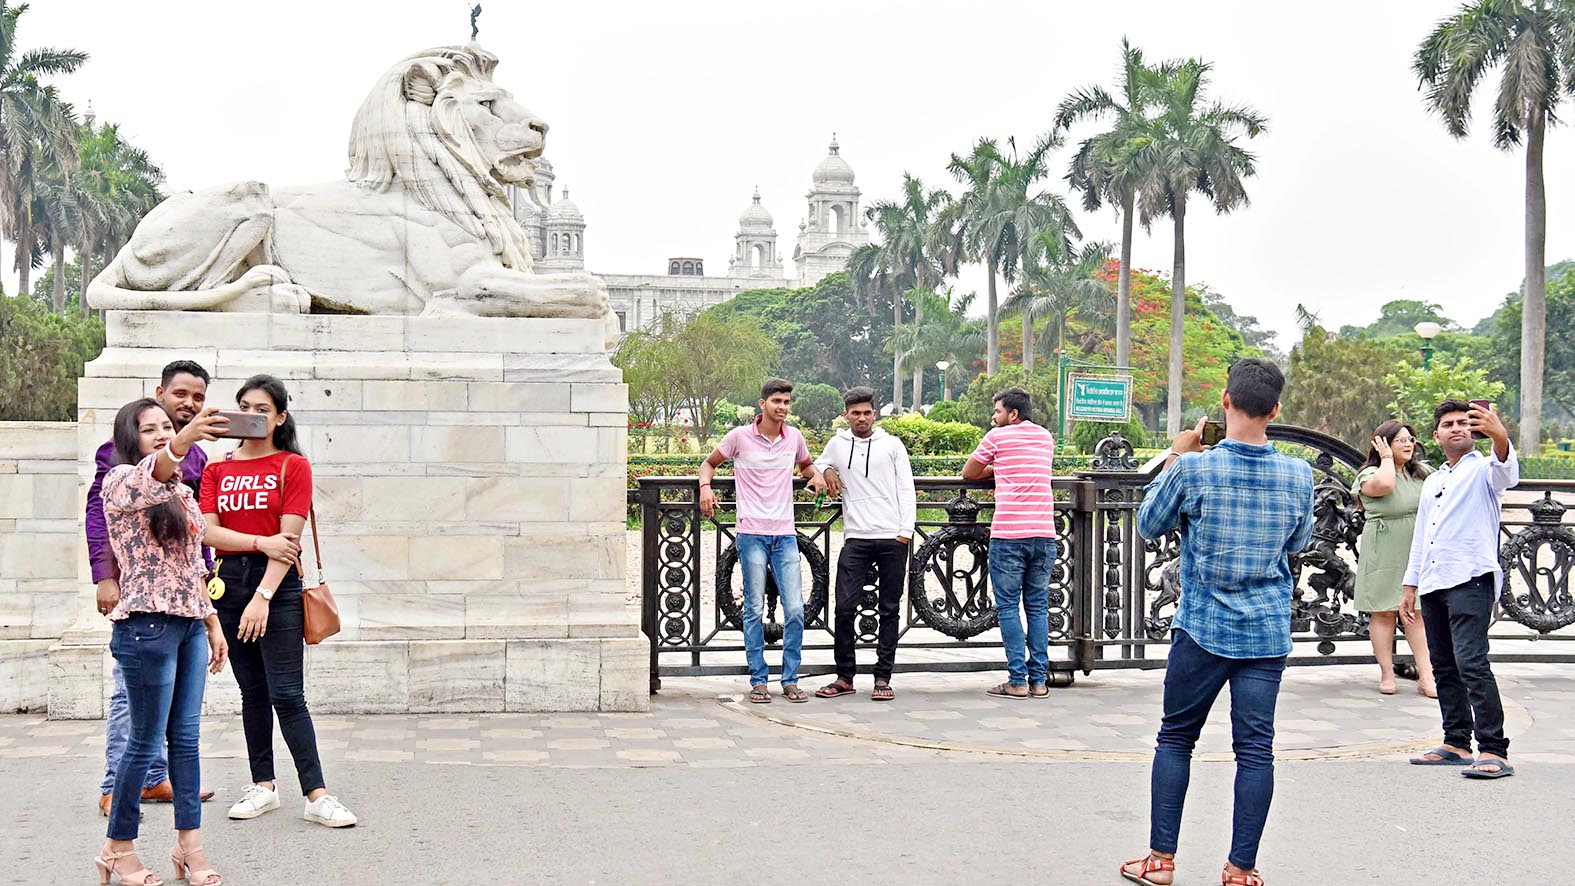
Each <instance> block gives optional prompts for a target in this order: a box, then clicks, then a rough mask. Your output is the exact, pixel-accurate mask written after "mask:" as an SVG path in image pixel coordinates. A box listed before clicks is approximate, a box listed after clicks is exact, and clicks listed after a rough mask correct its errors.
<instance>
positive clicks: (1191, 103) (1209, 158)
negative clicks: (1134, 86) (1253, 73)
mask: <svg viewBox="0 0 1575 886" xmlns="http://www.w3.org/2000/svg"><path fill="white" fill-rule="evenodd" d="M1209 70H1210V66H1209V65H1208V64H1207V63H1205V62H1203V61H1200V60H1198V59H1188V60H1186V61H1183V62H1179V63H1175V64H1169V65H1166V66H1164V67H1163V68H1162V70H1161V72H1160V76H1159V77H1157V78H1156V81H1155V92H1154V104H1155V116H1154V118H1153V119H1152V120H1151V121H1150V124H1149V126H1148V132H1149V133H1150V138H1149V140H1148V142H1147V144H1145V145H1144V146H1143V148H1142V153H1143V156H1144V158H1145V159H1144V161H1143V162H1144V164H1145V171H1146V178H1145V184H1144V186H1143V188H1142V189H1141V191H1140V194H1139V206H1140V209H1141V211H1142V217H1143V218H1144V219H1153V218H1158V217H1159V216H1162V215H1168V216H1170V219H1171V223H1172V226H1173V229H1174V246H1173V249H1174V266H1173V268H1172V270H1171V277H1170V284H1171V289H1172V298H1171V325H1170V372H1169V378H1170V388H1169V391H1168V394H1169V396H1168V400H1167V404H1168V409H1167V413H1166V422H1167V431H1168V433H1169V434H1170V435H1171V436H1174V435H1175V434H1176V432H1178V431H1180V430H1181V404H1182V390H1181V389H1182V365H1183V356H1182V349H1183V341H1182V336H1183V330H1184V328H1185V320H1186V318H1185V315H1184V313H1183V312H1184V310H1185V308H1186V302H1187V299H1186V297H1185V293H1186V291H1187V262H1186V254H1187V247H1186V228H1187V200H1188V197H1189V196H1190V195H1191V193H1192V192H1193V191H1197V192H1198V193H1199V194H1202V195H1203V196H1204V197H1206V198H1208V200H1209V202H1211V203H1212V204H1213V205H1214V210H1215V211H1216V212H1222V213H1223V212H1230V211H1231V210H1232V209H1235V208H1236V207H1237V206H1241V205H1244V204H1246V203H1247V202H1248V200H1247V189H1246V185H1245V181H1244V180H1245V179H1247V178H1248V177H1250V176H1252V175H1253V174H1255V172H1256V169H1255V166H1254V163H1253V156H1252V154H1251V153H1250V152H1248V151H1247V150H1246V149H1245V148H1242V147H1241V146H1239V145H1238V144H1237V140H1238V138H1239V137H1240V136H1242V135H1245V136H1246V137H1247V138H1254V137H1256V136H1257V135H1258V134H1259V133H1261V132H1263V131H1264V130H1265V129H1266V128H1267V126H1268V119H1267V118H1266V117H1264V116H1263V115H1262V114H1259V113H1258V112H1257V111H1254V110H1253V109H1251V108H1249V107H1246V106H1244V105H1242V106H1232V105H1226V104H1223V103H1221V102H1213V103H1207V102H1205V99H1204V95H1205V92H1206V91H1207V88H1208V74H1209Z"/></svg>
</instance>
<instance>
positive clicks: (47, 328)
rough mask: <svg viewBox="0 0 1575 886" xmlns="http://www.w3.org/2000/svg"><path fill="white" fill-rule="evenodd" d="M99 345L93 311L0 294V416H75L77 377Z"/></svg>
mask: <svg viewBox="0 0 1575 886" xmlns="http://www.w3.org/2000/svg"><path fill="white" fill-rule="evenodd" d="M103 349H104V324H103V323H102V322H101V321H99V319H98V318H97V317H91V318H83V317H77V316H62V315H60V314H54V313H51V312H50V310H49V308H48V306H47V305H46V304H45V303H44V302H41V301H38V300H35V299H31V298H26V297H17V298H7V297H5V296H4V295H0V354H3V355H4V359H0V421H75V420H76V417H77V379H78V378H80V377H81V375H82V367H83V366H84V365H86V363H87V362H88V361H89V360H92V359H93V358H94V357H97V356H98V354H99V352H100V351H102V350H103Z"/></svg>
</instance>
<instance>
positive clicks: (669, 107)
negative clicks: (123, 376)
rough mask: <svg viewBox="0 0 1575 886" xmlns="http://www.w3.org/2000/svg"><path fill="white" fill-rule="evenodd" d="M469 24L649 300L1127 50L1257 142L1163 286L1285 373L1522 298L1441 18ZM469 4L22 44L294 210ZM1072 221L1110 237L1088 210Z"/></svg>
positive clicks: (53, 22) (201, 14)
mask: <svg viewBox="0 0 1575 886" xmlns="http://www.w3.org/2000/svg"><path fill="white" fill-rule="evenodd" d="M482 4H483V6H485V7H486V9H485V11H484V12H483V13H482V16H481V35H480V43H481V44H482V45H483V46H485V47H487V48H488V49H490V50H491V51H492V52H494V53H496V54H497V55H498V56H499V57H500V59H501V62H500V64H499V67H498V72H497V77H498V81H499V82H500V83H501V84H502V85H504V86H505V87H507V88H509V89H510V90H512V91H513V92H514V94H515V95H516V96H517V97H518V98H519V99H520V100H521V101H522V102H523V103H524V104H525V105H526V106H527V107H529V108H531V109H533V110H534V111H535V112H536V113H537V114H539V115H541V116H542V117H543V118H544V119H546V120H547V122H548V123H549V124H550V125H551V127H552V130H551V133H550V135H549V137H548V147H547V152H548V156H549V157H550V158H551V160H552V161H553V163H554V165H555V167H556V169H557V172H558V182H559V188H560V191H561V188H562V187H563V186H567V187H568V188H569V189H570V190H571V191H572V192H573V197H574V201H575V202H576V203H577V204H578V205H579V206H580V208H581V209H582V210H583V211H584V213H585V215H586V218H587V220H588V223H589V227H588V229H587V232H586V255H587V259H588V263H589V266H590V268H591V270H593V271H602V272H616V273H661V272H662V271H663V269H664V268H665V262H664V259H665V258H666V257H667V256H670V255H696V256H700V257H703V258H705V259H706V260H707V261H708V262H709V263H710V265H711V267H712V268H713V269H715V271H714V272H720V270H721V269H724V268H725V267H726V260H727V257H728V256H729V254H730V253H731V249H732V236H733V233H734V230H735V229H736V226H737V218H738V214H739V213H740V212H741V211H742V210H743V209H744V208H745V207H746V206H747V205H748V204H749V198H750V193H751V191H752V189H753V188H754V187H755V186H757V185H758V186H759V188H760V192H761V195H762V198H763V202H764V204H765V206H766V208H767V209H769V210H770V211H771V212H772V214H773V215H774V216H775V217H776V227H777V232H778V235H779V237H780V240H779V245H780V248H781V252H782V253H783V254H784V255H791V253H792V246H793V239H794V237H795V235H796V233H797V229H798V223H799V221H800V219H802V218H803V215H804V209H805V206H804V194H805V191H807V190H808V188H809V184H810V172H811V170H813V168H814V166H815V164H816V163H818V162H819V161H820V160H821V158H822V157H823V156H824V155H825V153H826V144H827V142H828V141H829V139H830V136H831V133H832V132H833V131H835V132H836V133H837V138H838V139H839V141H840V142H841V145H842V154H843V156H844V157H845V158H846V159H847V160H848V162H849V163H851V164H852V166H853V168H854V169H855V170H856V172H857V176H858V180H857V184H858V185H859V187H860V188H861V189H862V190H863V201H864V204H865V205H868V203H869V202H871V201H872V200H873V199H880V198H883V197H891V196H893V195H894V194H895V192H896V190H897V187H898V184H899V182H900V178H901V175H902V173H903V172H904V171H910V172H913V173H914V174H916V175H918V176H920V177H921V178H923V179H924V181H926V182H927V183H930V184H932V185H941V184H947V185H952V184H953V182H952V181H951V179H950V177H949V176H948V175H947V174H946V169H945V167H946V161H947V157H948V155H949V154H950V153H951V152H953V151H957V152H963V151H965V150H966V149H967V148H968V147H969V146H970V145H971V144H972V143H973V142H974V141H975V140H976V139H977V138H979V137H980V136H986V135H988V136H994V137H997V138H1000V139H1002V140H1004V139H1005V138H1006V137H1007V136H1014V135H1015V136H1016V137H1017V139H1018V141H1019V143H1020V144H1023V145H1025V146H1026V144H1027V143H1030V142H1032V140H1033V139H1034V138H1035V137H1036V136H1037V135H1039V134H1040V133H1042V132H1044V131H1045V130H1047V129H1048V127H1049V124H1050V120H1051V116H1052V113H1053V110H1054V108H1055V106H1056V104H1057V103H1058V102H1059V101H1060V100H1061V98H1062V97H1063V96H1064V95H1066V94H1067V93H1068V92H1069V91H1071V90H1073V89H1074V88H1077V87H1079V86H1082V85H1085V84H1090V83H1101V84H1107V85H1111V86H1114V83H1115V78H1116V76H1117V74H1118V67H1117V64H1118V60H1119V49H1120V41H1121V38H1122V36H1123V35H1125V36H1128V37H1130V38H1131V40H1132V41H1133V43H1134V44H1135V45H1137V46H1140V47H1141V48H1143V50H1144V51H1145V52H1146V53H1147V54H1148V56H1149V57H1150V58H1155V59H1158V58H1163V57H1172V56H1183V55H1186V56H1197V57H1200V58H1203V59H1205V60H1207V61H1209V62H1211V63H1212V64H1213V65H1214V73H1213V83H1212V95H1213V96H1214V97H1217V98H1220V99H1224V100H1227V101H1230V102H1236V103H1247V104H1250V105H1252V106H1253V107H1255V108H1256V109H1258V110H1259V111H1261V112H1263V113H1264V114H1267V115H1268V117H1269V119H1270V130H1269V132H1268V133H1267V134H1266V135H1264V136H1261V137H1260V138H1258V139H1255V140H1253V141H1252V142H1251V144H1250V147H1251V149H1252V150H1253V151H1255V152H1256V153H1257V157H1258V175H1257V177H1256V179H1255V180H1252V181H1251V182H1249V185H1248V187H1249V193H1250V196H1251V199H1252V205H1251V206H1249V207H1246V208H1243V209H1240V210H1237V211H1236V212H1235V213H1233V214H1231V215H1228V216H1215V215H1213V213H1212V212H1209V211H1204V210H1202V208H1201V207H1199V208H1198V209H1195V210H1194V211H1193V212H1192V213H1190V214H1189V217H1188V235H1189V236H1188V240H1187V269H1188V277H1189V279H1190V280H1191V281H1195V282H1206V283H1208V284H1209V285H1210V286H1211V287H1213V288H1214V289H1216V290H1217V291H1219V292H1221V293H1223V294H1224V295H1225V296H1226V297H1227V298H1228V299H1229V301H1230V302H1231V304H1232V305H1234V306H1235V307H1236V308H1237V309H1238V310H1240V311H1244V312H1247V313H1252V314H1256V315H1258V316H1259V317H1260V318H1261V319H1262V320H1263V322H1264V324H1265V325H1266V326H1267V327H1269V328H1272V329H1274V330H1276V331H1278V332H1279V333H1280V342H1279V343H1280V345H1281V347H1285V348H1288V347H1289V346H1290V345H1291V344H1293V343H1294V342H1295V340H1296V339H1297V338H1298V337H1299V336H1298V333H1297V331H1296V324H1295V321H1294V316H1295V314H1294V309H1295V305H1296V304H1297V303H1302V304H1305V305H1307V306H1308V307H1310V308H1311V309H1312V310H1314V311H1315V312H1317V313H1318V314H1319V315H1320V316H1321V317H1322V318H1323V320H1324V322H1325V324H1326V325H1329V326H1331V327H1336V326H1338V325H1340V324H1343V323H1365V322H1369V321H1370V320H1372V319H1373V318H1374V317H1376V315H1377V309H1378V306H1379V305H1380V304H1382V303H1383V302H1385V301H1388V300H1390V299H1394V298H1417V299H1426V300H1429V301H1436V302H1439V303H1441V304H1442V305H1443V306H1444V307H1445V309H1446V312H1447V313H1448V314H1449V316H1451V317H1453V318H1454V319H1456V320H1457V321H1460V322H1462V323H1465V324H1467V325H1469V324H1471V323H1474V322H1475V321H1476V320H1478V319H1479V318H1481V317H1482V316H1484V315H1486V314H1488V313H1489V312H1491V311H1492V310H1493V308H1494V306H1495V305H1496V303H1497V302H1498V300H1499V299H1500V298H1501V297H1502V295H1503V294H1504V293H1505V292H1507V291H1508V290H1510V289H1513V288H1514V287H1516V286H1517V285H1519V281H1520V278H1521V275H1522V251H1521V250H1522V246H1521V243H1522V239H1521V238H1522V228H1523V205H1524V203H1523V188H1524V163H1525V160H1524V154H1523V153H1522V152H1514V153H1505V152H1500V151H1496V150H1494V149H1493V147H1492V145H1491V143H1490V137H1489V127H1488V125H1487V124H1488V119H1487V117H1486V115H1485V114H1479V115H1478V117H1477V127H1476V130H1475V131H1474V132H1473V135H1472V136H1471V137H1470V138H1468V139H1467V140H1465V141H1456V140H1454V139H1452V138H1450V137H1449V136H1448V134H1446V133H1445V132H1444V130H1443V127H1442V126H1441V125H1440V124H1439V122H1438V121H1437V120H1436V119H1435V118H1433V117H1431V116H1429V115H1428V113H1427V112H1426V110H1425V109H1424V107H1423V104H1422V100H1421V95H1420V93H1419V92H1418V91H1417V86H1416V80H1415V77H1414V76H1413V75H1412V74H1411V71H1410V62H1411V57H1412V53H1413V52H1414V51H1415V49H1416V46H1417V44H1418V43H1419V42H1420V41H1421V40H1422V39H1423V37H1424V36H1425V35H1426V34H1427V32H1428V30H1429V29H1430V27H1431V26H1432V25H1433V24H1434V23H1435V22H1436V21H1437V20H1438V19H1439V18H1441V17H1443V16H1446V15H1448V14H1449V13H1451V12H1452V11H1453V10H1454V9H1455V8H1456V7H1457V5H1458V3H1457V2H1455V0H1441V2H1431V0H1429V2H1421V0H1415V2H1410V0H1408V2H1405V3H1374V2H1371V0H1362V2H1330V3H1324V4H1311V5H1309V4H1293V5H1290V6H1282V5H1280V4H1264V3H1259V2H1243V3H1223V2H1217V3H1203V2H1192V0H1189V2H1186V3H1175V2H1156V3H1149V2H1105V3H1096V4H1069V3H1047V2H1022V3H1003V2H991V3H974V4H958V3H955V2H948V3H941V2H901V3H897V2H846V0H844V2H821V0H800V2H794V3H738V2H704V3H702V2H667V3H633V2H630V3H616V4H615V3H604V2H595V0H576V2H572V3H563V2H560V3H536V2H518V0H515V2H508V3H505V2H501V0H482ZM469 5H470V4H469V3H467V2H458V0H427V2H406V0H383V2H376V3H373V2H355V3H350V2H345V3H335V2H323V0H316V2H302V0H271V2H268V3H256V4H227V3H212V2H189V0H181V2H174V0H160V2H157V3H126V2H124V0H48V2H42V3H37V2H35V3H34V4H33V6H32V8H31V9H30V10H29V11H28V13H27V14H26V15H25V16H24V17H23V19H22V22H21V27H20V36H21V44H22V46H23V47H24V48H25V47H33V46H39V45H53V46H61V47H73V48H76V49H81V50H84V51H86V52H87V53H88V54H89V56H90V59H89V61H88V63H87V64H86V65H84V66H83V68H82V69H81V70H80V71H79V72H78V73H76V74H74V75H72V76H70V77H66V78H60V80H59V81H58V82H59V85H60V87H61V90H62V92H63V93H64V95H65V96H66V97H67V98H68V99H69V100H71V101H72V102H74V103H75V104H76V105H77V107H78V108H86V107H87V105H88V103H89V102H90V101H91V103H92V108H93V111H94V112H95V113H96V114H97V116H98V117H99V118H100V119H101V120H111V121H115V122H118V123H120V124H121V125H122V127H123V130H124V131H125V133H126V134H127V135H128V136H129V137H130V138H131V139H132V140H133V141H134V142H135V143H136V144H138V145H140V146H142V147H144V148H145V149H147V150H148V151H149V152H150V153H151V154H152V156H153V158H154V160H155V162H157V163H159V164H160V165H161V166H163V168H164V169H165V170H166V172H167V173H168V175H169V184H170V188H171V189H177V188H200V187H204V186H208V185H212V184H217V183H221V182H226V181H233V180H239V179H258V180H261V181H265V182H269V183H275V184H299V183H304V182H309V181H319V180H330V179H334V178H338V177H341V176H342V175H343V172H344V167H345V143H346V139H347V137H348V134H349V124H350V118H351V116H352V114H353V113H354V112H355V109H356V107H357V106H358V105H359V103H360V102H361V99H362V98H363V97H364V95H365V94H366V92H367V91H368V89H369V88H370V87H371V86H372V84H373V82H374V80H375V79H376V77H377V76H378V74H379V73H381V72H382V71H383V70H384V69H385V68H386V67H387V66H388V65H390V64H392V63H393V62H395V61H397V60H398V59H399V58H401V57H403V56H405V55H407V54H409V53H411V52H413V51H416V50H419V49H422V48H425V47H428V46H432V45H438V44H448V43H463V42H465V41H467V40H468V39H469V36H470V34H469V25H468V21H467V19H468V10H469ZM1282 9H1283V10H1285V11H1283V12H1282V11H1281V10H1282ZM1497 82H1498V76H1497V73H1496V72H1495V73H1494V75H1493V77H1492V79H1491V80H1490V81H1488V82H1487V84H1486V88H1485V89H1483V90H1482V92H1483V96H1482V98H1483V99H1485V100H1484V101H1481V102H1479V105H1481V106H1482V107H1483V109H1484V110H1486V109H1487V103H1488V101H1490V100H1491V90H1492V89H1494V88H1496V86H1497ZM1572 114H1575V109H1572V108H1568V107H1567V108H1566V110H1565V115H1566V116H1570V115H1572ZM1092 131H1093V130H1092V129H1086V128H1085V129H1081V130H1078V131H1076V132H1074V137H1080V136H1081V135H1085V134H1089V133H1091V132H1092ZM1068 153H1069V151H1068V150H1063V151H1061V152H1060V153H1059V154H1058V155H1057V157H1056V158H1055V169H1056V173H1057V175H1058V176H1059V175H1060V174H1061V173H1063V172H1064V170H1065V166H1066V161H1067V159H1068ZM1546 166H1547V193H1548V251H1547V252H1548V260H1549V262H1550V263H1551V262H1554V261H1557V260H1559V259H1562V258H1567V257H1575V200H1572V199H1570V196H1569V195H1571V194H1572V193H1575V137H1572V135H1571V134H1570V132H1569V131H1568V129H1554V130H1552V131H1551V133H1550V135H1549V138H1548V143H1547V154H1546ZM1054 184H1055V186H1056V187H1057V188H1058V189H1063V190H1064V186H1063V184H1062V183H1061V182H1059V181H1057V182H1055V183H1054ZM1079 220H1080V224H1081V225H1082V227H1083V229H1084V231H1085V232H1086V233H1087V234H1088V235H1089V236H1090V237H1094V238H1097V239H1104V240H1110V241H1112V242H1115V241H1116V240H1118V239H1119V236H1120V228H1119V225H1118V223H1117V220H1116V217H1115V215H1114V214H1113V213H1111V212H1102V213H1100V214H1097V215H1090V214H1087V213H1081V211H1080V212H1079ZM6 252H7V255H6V262H5V265H4V267H5V268H6V269H7V271H6V279H7V281H8V286H9V287H12V288H14V285H15V276H14V274H13V273H12V272H11V271H10V270H9V269H10V267H11V265H10V256H9V252H10V250H9V249H7V250H6ZM1170 263H1171V232H1170V227H1169V224H1168V223H1167V222H1163V221H1162V222H1160V223H1159V224H1156V226H1155V227H1154V230H1153V231H1152V233H1151V234H1148V235H1143V234H1142V233H1141V229H1140V233H1139V237H1138V240H1137V242H1136V245H1135V250H1134V264H1135V265H1136V266H1138V267H1141V268H1148V269H1155V270H1162V271H1167V270H1168V269H1169V267H1170ZM981 280H982V274H978V273H974V274H971V275H968V276H966V277H965V279H964V280H963V285H964V286H966V287H968V288H973V287H976V286H981V283H980V281H981ZM981 301H982V298H981Z"/></svg>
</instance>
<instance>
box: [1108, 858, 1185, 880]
mask: <svg viewBox="0 0 1575 886" xmlns="http://www.w3.org/2000/svg"><path fill="white" fill-rule="evenodd" d="M1135 864H1140V865H1142V866H1143V867H1142V869H1141V870H1139V871H1138V872H1137V873H1135V874H1134V873H1132V872H1131V871H1129V870H1127V868H1129V867H1131V866H1133V865H1135ZM1156 871H1164V872H1166V873H1169V874H1170V875H1171V877H1170V878H1171V880H1172V881H1174V880H1175V879H1176V877H1175V874H1176V860H1175V859H1173V858H1160V857H1159V856H1157V855H1154V854H1152V853H1150V854H1149V855H1148V856H1146V857H1144V858H1134V859H1132V860H1131V861H1128V862H1123V863H1122V865H1121V876H1122V877H1123V878H1125V879H1128V880H1131V881H1132V882H1134V883H1144V884H1147V886H1170V884H1168V883H1161V882H1159V881H1158V880H1153V879H1150V878H1149V874H1152V873H1155V872H1156Z"/></svg>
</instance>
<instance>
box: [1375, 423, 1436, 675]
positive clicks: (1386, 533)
mask: <svg viewBox="0 0 1575 886" xmlns="http://www.w3.org/2000/svg"><path fill="white" fill-rule="evenodd" d="M1417 448H1418V447H1417V443H1416V431H1414V430H1412V428H1411V426H1410V425H1407V424H1402V423H1401V422H1398V421H1395V420H1394V419H1390V420H1389V421H1386V422H1384V423H1383V424H1381V425H1379V426H1378V427H1377V429H1375V430H1374V431H1373V443H1372V447H1371V448H1369V449H1368V451H1367V463H1366V464H1365V465H1363V466H1362V469H1361V471H1359V472H1358V473H1357V475H1356V488H1357V491H1358V493H1359V496H1360V498H1361V502H1362V509H1363V510H1364V511H1366V513H1367V524H1366V526H1365V527H1364V528H1363V529H1362V541H1361V547H1360V549H1359V550H1360V553H1361V562H1360V565H1359V566H1358V569H1357V572H1356V608H1357V609H1358V610H1360V611H1362V612H1366V613H1368V614H1369V619H1370V620H1369V622H1368V632H1369V635H1370V636H1371V638H1372V641H1373V655H1374V656H1375V657H1376V658H1377V659H1378V691H1379V692H1381V693H1383V694H1384V695H1394V693H1395V667H1394V657H1395V622H1396V620H1397V615H1398V613H1399V610H1400V586H1401V583H1402V582H1403V580H1404V578H1405V570H1406V561H1407V560H1408V559H1409V558H1410V556H1411V534H1412V531H1413V530H1414V529H1415V528H1416V511H1417V507H1418V505H1419V504H1420V503H1421V500H1422V481H1423V480H1424V479H1425V478H1426V477H1427V475H1428V470H1427V468H1425V467H1423V466H1422V463H1421V462H1420V461H1418V460H1417V458H1416V456H1417ZM1401 627H1402V628H1403V629H1404V630H1405V641H1406V644H1407V645H1409V646H1410V647H1411V654H1412V656H1413V657H1414V658H1415V659H1416V670H1417V674H1418V680H1417V687H1416V688H1417V691H1418V692H1420V693H1422V694H1423V695H1425V696H1427V697H1428V698H1437V697H1438V691H1437V689H1435V688H1434V685H1433V665H1432V662H1431V660H1430V659H1429V658H1428V656H1427V634H1426V633H1425V632H1424V631H1423V630H1422V619H1421V614H1420V613H1418V614H1417V618H1416V620H1415V621H1414V622H1402V624H1401Z"/></svg>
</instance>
